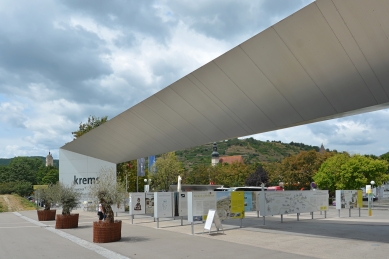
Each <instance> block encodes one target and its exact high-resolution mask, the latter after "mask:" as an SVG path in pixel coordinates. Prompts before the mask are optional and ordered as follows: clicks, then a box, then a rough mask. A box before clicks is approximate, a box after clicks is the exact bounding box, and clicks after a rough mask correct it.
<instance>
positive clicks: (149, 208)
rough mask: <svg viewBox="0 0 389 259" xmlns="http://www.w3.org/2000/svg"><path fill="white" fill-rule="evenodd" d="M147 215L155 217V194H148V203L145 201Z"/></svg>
mask: <svg viewBox="0 0 389 259" xmlns="http://www.w3.org/2000/svg"><path fill="white" fill-rule="evenodd" d="M145 203H146V204H145V209H146V211H145V213H146V214H147V215H153V214H154V193H153V192H146V201H145Z"/></svg>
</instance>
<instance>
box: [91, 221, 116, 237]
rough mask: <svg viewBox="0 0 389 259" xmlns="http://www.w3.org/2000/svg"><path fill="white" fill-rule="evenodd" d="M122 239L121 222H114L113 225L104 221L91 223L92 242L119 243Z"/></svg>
mask: <svg viewBox="0 0 389 259" xmlns="http://www.w3.org/2000/svg"><path fill="white" fill-rule="evenodd" d="M121 238H122V221H121V220H115V222H114V223H108V222H105V221H95V222H93V242H94V243H109V242H115V241H119V240H120V239H121Z"/></svg>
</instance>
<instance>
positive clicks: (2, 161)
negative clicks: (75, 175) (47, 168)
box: [0, 156, 59, 168]
mask: <svg viewBox="0 0 389 259" xmlns="http://www.w3.org/2000/svg"><path fill="white" fill-rule="evenodd" d="M29 157H30V158H39V159H41V160H42V161H43V162H44V163H46V157H43V156H29ZM12 159H13V158H0V166H2V165H9V163H10V162H11V160H12ZM53 165H54V167H57V168H59V160H58V159H54V160H53Z"/></svg>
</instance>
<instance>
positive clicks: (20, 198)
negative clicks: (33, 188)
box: [13, 194, 36, 210]
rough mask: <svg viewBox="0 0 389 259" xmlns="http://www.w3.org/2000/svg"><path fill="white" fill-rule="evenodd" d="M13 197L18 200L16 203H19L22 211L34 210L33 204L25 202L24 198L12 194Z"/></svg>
mask: <svg viewBox="0 0 389 259" xmlns="http://www.w3.org/2000/svg"><path fill="white" fill-rule="evenodd" d="M13 196H14V197H15V198H16V199H18V201H19V202H20V204H21V205H22V206H23V209H24V210H35V209H36V208H35V203H33V202H31V201H29V200H27V199H26V198H23V197H20V196H19V195H17V194H13Z"/></svg>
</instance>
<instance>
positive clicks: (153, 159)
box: [149, 156, 156, 173]
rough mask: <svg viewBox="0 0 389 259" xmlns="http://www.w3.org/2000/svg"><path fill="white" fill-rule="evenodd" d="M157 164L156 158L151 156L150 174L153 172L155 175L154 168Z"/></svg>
mask: <svg viewBox="0 0 389 259" xmlns="http://www.w3.org/2000/svg"><path fill="white" fill-rule="evenodd" d="M154 164H155V156H149V173H151V172H153V173H155V171H156V168H155V167H154V168H153V165H154Z"/></svg>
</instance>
